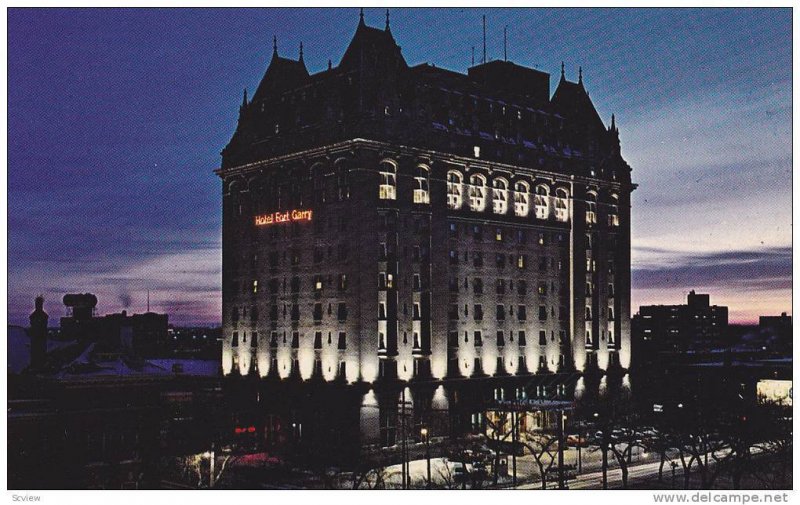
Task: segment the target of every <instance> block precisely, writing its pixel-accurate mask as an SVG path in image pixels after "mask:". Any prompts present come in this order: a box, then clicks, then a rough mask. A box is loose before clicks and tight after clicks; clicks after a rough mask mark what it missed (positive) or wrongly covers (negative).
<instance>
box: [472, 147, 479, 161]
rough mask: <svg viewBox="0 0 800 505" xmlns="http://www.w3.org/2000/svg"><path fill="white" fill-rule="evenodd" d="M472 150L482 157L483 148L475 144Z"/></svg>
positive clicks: (477, 156)
mask: <svg viewBox="0 0 800 505" xmlns="http://www.w3.org/2000/svg"><path fill="white" fill-rule="evenodd" d="M472 152H473V154H474V155H475V157H476V158H480V157H481V148H480V147H478V146H474V147H473V148H472Z"/></svg>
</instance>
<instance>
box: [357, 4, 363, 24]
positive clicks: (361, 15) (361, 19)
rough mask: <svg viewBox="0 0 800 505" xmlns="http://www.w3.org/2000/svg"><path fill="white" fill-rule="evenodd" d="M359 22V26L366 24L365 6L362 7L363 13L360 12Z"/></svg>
mask: <svg viewBox="0 0 800 505" xmlns="http://www.w3.org/2000/svg"><path fill="white" fill-rule="evenodd" d="M358 24H359V26H363V25H364V8H363V7H362V8H361V14H359V20H358Z"/></svg>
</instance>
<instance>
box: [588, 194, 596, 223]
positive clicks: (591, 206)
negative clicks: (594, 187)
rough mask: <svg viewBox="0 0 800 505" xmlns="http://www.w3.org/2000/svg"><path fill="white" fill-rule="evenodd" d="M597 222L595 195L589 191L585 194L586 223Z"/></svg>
mask: <svg viewBox="0 0 800 505" xmlns="http://www.w3.org/2000/svg"><path fill="white" fill-rule="evenodd" d="M596 223H597V195H596V194H594V193H592V192H590V193H589V194H587V195H586V224H596Z"/></svg>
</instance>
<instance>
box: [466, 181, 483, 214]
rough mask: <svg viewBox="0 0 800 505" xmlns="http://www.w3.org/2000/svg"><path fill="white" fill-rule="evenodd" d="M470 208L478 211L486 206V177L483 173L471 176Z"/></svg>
mask: <svg viewBox="0 0 800 505" xmlns="http://www.w3.org/2000/svg"><path fill="white" fill-rule="evenodd" d="M469 208H470V209H472V210H474V211H477V212H481V211H483V210H484V209H485V208H486V178H485V177H483V176H482V175H478V174H475V175H473V176H472V177H470V178H469Z"/></svg>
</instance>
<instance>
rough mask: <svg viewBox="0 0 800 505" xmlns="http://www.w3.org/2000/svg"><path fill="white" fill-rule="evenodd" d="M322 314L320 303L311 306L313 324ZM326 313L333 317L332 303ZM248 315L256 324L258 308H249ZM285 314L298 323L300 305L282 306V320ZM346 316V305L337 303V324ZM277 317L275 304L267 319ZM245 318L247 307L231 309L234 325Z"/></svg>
mask: <svg viewBox="0 0 800 505" xmlns="http://www.w3.org/2000/svg"><path fill="white" fill-rule="evenodd" d="M324 312H325V311H324V309H323V304H322V303H315V304H314V305H313V308H312V314H313V317H314V321H315V322H320V321H322V317H323V313H324ZM327 312H328V316H332V315H333V304H332V303H329V304H328V307H327ZM240 314H241V315H240ZM249 314H250V321H251V322H257V321H258V316H259V314H258V307H255V306H253V307H251V308H250V311H249ZM287 314H289V315H290V318H291V320H292V321H299V320H300V305H298V304H291V305H290V304H284V305H283V319H286V316H287ZM347 314H348V311H347V304H346V303H344V302H340V303H338V304H337V308H336V317H337V319H338V320H339V322H345V321H347ZM278 315H279V310H278V305H275V304H273V305H270V308H269V319H270V320H271V321H277V320H278V319H279V317H278ZM247 317H248V310H247V307H242V308H241V311H240V310H239V307H233V309H232V310H231V321H232V322H234V323H236V322H238V321H240V319H241V320H246V319H247Z"/></svg>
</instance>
